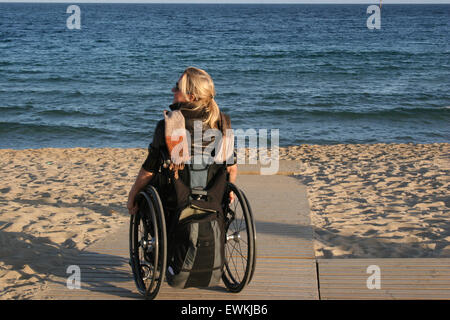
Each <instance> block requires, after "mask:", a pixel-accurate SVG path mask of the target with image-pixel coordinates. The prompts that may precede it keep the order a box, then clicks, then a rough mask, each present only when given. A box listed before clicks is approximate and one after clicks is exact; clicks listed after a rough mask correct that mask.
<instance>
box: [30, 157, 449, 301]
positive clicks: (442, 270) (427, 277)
mask: <svg viewBox="0 0 450 320" xmlns="http://www.w3.org/2000/svg"><path fill="white" fill-rule="evenodd" d="M297 170H298V164H297V163H294V162H292V161H291V162H284V163H283V162H282V163H281V166H280V172H279V173H280V174H279V175H276V176H259V175H257V167H256V166H248V167H247V168H246V169H244V170H242V169H240V172H241V174H243V173H244V174H246V175H240V176H239V177H238V182H237V185H238V186H239V187H240V188H241V189H243V190H244V191H245V193H246V195H247V197H248V199H249V201H250V203H251V206H252V209H253V215H254V218H255V222H256V231H257V261H256V270H255V274H254V277H253V280H252V282H251V283H250V285H249V286H248V287H246V288H245V289H244V290H243V291H242V292H240V293H238V294H233V293H229V292H227V291H226V289H225V286H224V285H222V286H219V287H215V288H208V289H195V288H189V289H185V290H180V289H174V288H171V287H170V286H168V285H167V283H164V284H163V286H162V288H161V291H160V293H159V295H158V297H157V299H171V300H175V299H184V300H190V299H192V300H205V299H214V300H221V299H224V300H233V299H239V300H245V299H251V300H265V299H270V300H275V299H283V300H287V299H295V300H297V299H450V259H404V258H403V259H316V258H315V256H314V250H313V241H312V236H313V235H312V227H311V223H310V218H309V205H308V200H307V198H306V188H305V186H304V185H302V184H301V183H299V181H298V180H297V179H295V178H293V177H289V176H288V175H290V174H293V173H294V172H296V171H297ZM128 259H129V251H128V226H126V227H124V228H123V229H121V230H120V231H119V232H117V233H116V234H114V235H111V236H108V237H107V238H106V239H103V240H100V241H99V242H97V243H95V244H94V245H92V246H90V247H88V248H87V249H85V250H83V251H82V252H81V253H80V254H79V255H76V256H73V257H70V258H69V259H67V261H65V267H64V268H62V269H58V270H56V271H55V272H52V276H51V277H50V281H49V283H48V288H47V290H45V291H43V292H41V293H40V294H39V295H37V296H36V297H35V298H36V299H141V298H142V297H141V296H140V295H139V294H138V293H137V290H136V287H135V284H134V281H133V278H132V273H131V269H130V266H129V265H128ZM69 265H77V266H79V267H80V269H81V289H72V290H70V289H68V288H67V286H66V280H67V277H68V276H69V275H68V274H66V268H67V266H69ZM369 266H376V267H375V268H377V267H378V270H379V276H380V278H379V280H380V282H379V284H380V286H379V288H377V287H376V281H375V280H374V278H373V277H372V278H370V277H371V276H373V273H372V272H373V271H371V269H369V270H368V267H369ZM369 278H370V279H369ZM368 280H369V284H368Z"/></svg>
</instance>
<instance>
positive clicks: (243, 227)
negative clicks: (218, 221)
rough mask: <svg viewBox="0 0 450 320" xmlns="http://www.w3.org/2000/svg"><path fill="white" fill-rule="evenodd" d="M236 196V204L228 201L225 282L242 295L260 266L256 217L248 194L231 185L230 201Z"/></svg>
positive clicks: (225, 212)
mask: <svg viewBox="0 0 450 320" xmlns="http://www.w3.org/2000/svg"><path fill="white" fill-rule="evenodd" d="M230 192H233V193H234V194H235V199H234V201H233V202H232V203H230V202H229V200H226V204H227V205H226V206H225V208H224V210H225V211H224V214H225V230H226V241H225V266H224V270H223V274H222V281H223V282H224V284H225V286H226V287H227V289H228V290H229V291H231V292H234V293H237V292H240V291H242V289H244V288H245V286H246V285H247V284H248V283H249V282H250V280H251V278H252V277H253V273H254V268H255V262H256V233H255V228H254V222H253V218H252V213H251V209H250V206H249V205H248V201H247V199H246V197H245V195H244V193H243V192H242V191H241V190H239V188H238V187H236V186H235V185H234V184H232V183H228V187H227V193H226V195H225V196H226V197H227V199H228V194H229V193H230Z"/></svg>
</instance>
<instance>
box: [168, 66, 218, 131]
mask: <svg viewBox="0 0 450 320" xmlns="http://www.w3.org/2000/svg"><path fill="white" fill-rule="evenodd" d="M172 92H173V93H174V99H173V102H174V103H176V102H190V103H191V104H193V105H195V107H196V108H199V109H200V108H206V111H207V114H208V118H207V119H206V120H205V122H207V123H208V124H209V125H210V127H215V124H216V122H217V120H218V119H219V115H220V111H219V107H218V105H217V103H216V102H215V100H214V96H215V95H216V90H215V88H214V82H213V80H212V78H211V76H210V75H209V74H208V73H207V72H206V71H204V70H202V69H199V68H195V67H189V68H187V69H186V70H184V72H183V74H182V75H181V77H180V79H179V80H178V82H177V84H176V86H175V87H174V88H173V89H172Z"/></svg>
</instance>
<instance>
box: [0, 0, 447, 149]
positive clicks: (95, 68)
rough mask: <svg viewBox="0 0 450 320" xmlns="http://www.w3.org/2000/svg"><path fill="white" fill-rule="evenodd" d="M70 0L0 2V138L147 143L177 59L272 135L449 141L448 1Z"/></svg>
mask: <svg viewBox="0 0 450 320" xmlns="http://www.w3.org/2000/svg"><path fill="white" fill-rule="evenodd" d="M373 4H374V5H377V6H378V7H379V2H377V1H374V3H373ZM70 5H71V4H69V3H56V4H55V3H53V4H49V3H0V148H3V149H4V148H13V149H25V148H43V147H56V148H68V147H120V148H146V147H147V146H148V144H149V143H150V142H151V140H152V137H153V133H154V129H155V126H156V123H157V122H158V121H159V120H160V119H162V118H163V110H168V106H169V105H170V104H171V102H172V99H173V94H172V92H171V88H172V87H173V86H174V85H175V83H176V81H177V80H178V78H179V76H180V75H181V74H182V72H183V71H184V70H185V68H187V67H189V66H195V67H199V68H202V69H204V70H206V71H207V72H208V73H209V74H210V75H211V76H212V78H213V80H214V83H215V86H216V91H217V95H216V101H217V103H218V105H219V107H220V109H221V110H222V111H224V112H225V113H227V114H228V115H229V116H230V117H231V123H232V127H233V128H234V129H242V132H244V133H245V132H247V133H248V132H257V133H259V132H267V134H268V135H269V136H270V137H272V136H271V135H270V134H271V133H274V132H276V130H278V132H279V144H280V145H281V146H289V145H299V144H320V145H323V144H341V143H364V144H368V143H441V142H450V4H441V5H438V4H435V5H428V4H416V5H412V4H410V5H400V4H397V5H396V4H382V7H381V9H380V11H379V15H378V16H376V17H375V18H377V19H378V21H380V28H379V29H378V28H369V27H368V20H370V19H371V16H372V13H373V14H375V13H376V11H372V12H369V13H368V7H369V5H367V4H364V5H363V4H355V5H343V4H341V5H330V4H316V5H312V4H93V3H90V4H87V3H81V4H78V5H77V6H78V8H79V9H80V10H79V15H78V16H73V15H74V14H77V11H73V10H68V9H69V6H70ZM77 17H79V20H75V18H77ZM372 18H373V17H372ZM74 21H79V23H80V25H79V26H80V28H79V29H77V28H73V29H71V28H69V27H73V26H75V24H74Z"/></svg>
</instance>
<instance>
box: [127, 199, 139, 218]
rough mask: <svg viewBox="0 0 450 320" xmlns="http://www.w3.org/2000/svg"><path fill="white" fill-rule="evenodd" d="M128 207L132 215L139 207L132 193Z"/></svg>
mask: <svg viewBox="0 0 450 320" xmlns="http://www.w3.org/2000/svg"><path fill="white" fill-rule="evenodd" d="M127 208H128V213H129V214H131V215H133V214H135V213H136V212H137V211H138V209H139V207H138V205H137V203H136V202H135V201H134V197H131V195H130V196H128V203H127Z"/></svg>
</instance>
